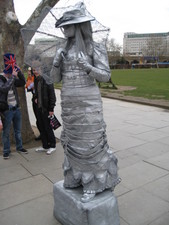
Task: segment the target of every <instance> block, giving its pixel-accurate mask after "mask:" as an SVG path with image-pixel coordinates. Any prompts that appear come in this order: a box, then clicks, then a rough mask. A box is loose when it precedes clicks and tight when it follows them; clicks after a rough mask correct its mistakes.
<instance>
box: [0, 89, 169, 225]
mask: <svg viewBox="0 0 169 225" xmlns="http://www.w3.org/2000/svg"><path fill="white" fill-rule="evenodd" d="M56 96H57V99H58V101H57V106H56V108H55V114H56V116H57V117H58V118H59V119H60V111H61V110H60V97H59V96H60V92H59V91H58V90H57V91H56ZM30 97H31V95H29V93H28V94H27V100H28V106H29V115H30V121H31V124H32V125H35V118H34V115H33V113H32V107H31V101H30ZM103 106H104V119H105V122H106V124H107V135H108V141H109V145H110V146H111V147H112V150H113V152H115V154H116V156H117V157H118V160H119V175H120V177H121V178H122V182H121V183H120V184H119V185H118V186H117V187H116V189H115V195H116V196H117V199H118V205H119V213H120V222H121V225H169V110H166V109H161V108H157V107H151V106H145V105H139V104H135V103H128V102H124V101H119V100H112V99H106V98H103ZM60 131H61V128H59V129H58V130H57V131H56V132H55V135H56V137H58V138H59V136H60ZM39 145H40V143H39ZM63 157H64V156H63V149H62V147H61V144H60V143H57V151H56V152H54V153H53V154H52V155H49V156H48V155H46V154H45V153H36V152H35V149H34V148H32V149H29V154H28V155H23V154H18V153H16V152H13V153H12V155H11V158H10V159H9V160H4V159H3V158H2V156H0V225H59V224H60V223H59V222H57V221H56V220H55V218H54V217H53V206H54V202H53V184H54V183H55V182H57V181H59V180H62V179H63V171H62V162H63ZM65 204H66V202H65ZM74 225H80V224H74ZM98 225H101V224H98ZM110 225H111V224H110Z"/></svg>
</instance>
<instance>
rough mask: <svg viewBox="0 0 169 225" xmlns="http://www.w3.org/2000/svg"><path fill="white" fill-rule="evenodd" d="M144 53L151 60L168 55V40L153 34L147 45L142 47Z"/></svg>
mask: <svg viewBox="0 0 169 225" xmlns="http://www.w3.org/2000/svg"><path fill="white" fill-rule="evenodd" d="M142 53H143V55H144V56H147V57H149V58H150V59H151V61H157V60H158V59H159V58H160V57H162V56H166V55H167V42H165V41H164V40H163V38H161V37H153V36H152V37H150V38H149V39H148V40H147V45H146V47H144V48H143V49H142Z"/></svg>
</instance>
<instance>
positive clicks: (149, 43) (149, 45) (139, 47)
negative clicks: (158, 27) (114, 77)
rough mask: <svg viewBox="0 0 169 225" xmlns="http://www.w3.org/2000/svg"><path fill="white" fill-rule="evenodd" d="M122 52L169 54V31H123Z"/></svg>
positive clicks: (125, 53) (153, 54)
mask: <svg viewBox="0 0 169 225" xmlns="http://www.w3.org/2000/svg"><path fill="white" fill-rule="evenodd" d="M123 54H124V55H130V56H134V55H135V56H156V57H157V56H159V55H163V56H167V55H169V32H167V33H143V34H137V33H133V32H132V33H131V32H130V33H124V38H123Z"/></svg>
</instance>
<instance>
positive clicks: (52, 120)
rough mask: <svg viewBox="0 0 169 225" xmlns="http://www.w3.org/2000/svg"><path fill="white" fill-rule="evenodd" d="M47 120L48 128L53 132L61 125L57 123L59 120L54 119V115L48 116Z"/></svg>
mask: <svg viewBox="0 0 169 225" xmlns="http://www.w3.org/2000/svg"><path fill="white" fill-rule="evenodd" d="M49 119H50V126H51V128H52V129H53V130H56V129H57V128H59V127H60V126H61V123H60V122H59V120H58V119H57V118H56V116H55V115H52V116H49Z"/></svg>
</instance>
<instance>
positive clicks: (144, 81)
mask: <svg viewBox="0 0 169 225" xmlns="http://www.w3.org/2000/svg"><path fill="white" fill-rule="evenodd" d="M111 78H112V81H113V83H114V84H115V85H117V86H133V87H136V89H135V90H129V91H124V92H123V94H124V95H131V96H138V97H144V98H149V99H166V100H169V68H166V69H165V68H162V69H156V68H154V69H121V70H120V69H119V70H112V73H111ZM111 87H112V86H111V85H110V84H109V85H108V84H106V83H101V88H104V90H105V89H106V90H107V91H111V92H113V91H114V90H112V88H111Z"/></svg>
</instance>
